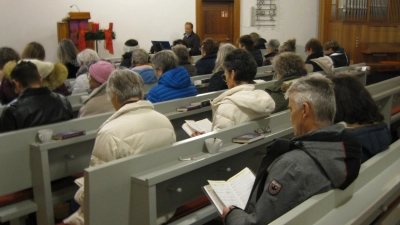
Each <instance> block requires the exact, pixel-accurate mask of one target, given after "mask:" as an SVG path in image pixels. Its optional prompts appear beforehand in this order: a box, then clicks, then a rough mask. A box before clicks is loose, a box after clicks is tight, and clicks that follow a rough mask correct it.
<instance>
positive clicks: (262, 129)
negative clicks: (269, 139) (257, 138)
mask: <svg viewBox="0 0 400 225" xmlns="http://www.w3.org/2000/svg"><path fill="white" fill-rule="evenodd" d="M254 132H255V133H257V134H269V133H271V128H269V126H265V127H260V128H257V130H254Z"/></svg>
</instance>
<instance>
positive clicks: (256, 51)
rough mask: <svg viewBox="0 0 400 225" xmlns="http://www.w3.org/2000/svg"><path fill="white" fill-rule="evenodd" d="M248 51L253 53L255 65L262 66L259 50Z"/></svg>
mask: <svg viewBox="0 0 400 225" xmlns="http://www.w3.org/2000/svg"><path fill="white" fill-rule="evenodd" d="M249 52H250V54H252V55H253V57H254V60H256V63H257V66H262V64H263V57H262V54H261V51H260V50H259V49H253V50H251V51H249Z"/></svg>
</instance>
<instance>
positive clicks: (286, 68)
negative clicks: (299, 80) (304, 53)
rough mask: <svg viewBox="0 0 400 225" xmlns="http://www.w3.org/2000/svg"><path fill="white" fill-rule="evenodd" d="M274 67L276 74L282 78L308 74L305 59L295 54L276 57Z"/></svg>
mask: <svg viewBox="0 0 400 225" xmlns="http://www.w3.org/2000/svg"><path fill="white" fill-rule="evenodd" d="M272 66H273V67H274V70H275V72H276V73H277V74H279V75H281V76H282V77H286V76H292V75H298V76H301V75H305V74H307V70H306V68H305V64H304V61H303V59H302V58H301V57H300V56H299V55H298V54H296V53H293V52H283V53H281V54H279V55H277V56H275V57H274V59H273V60H272Z"/></svg>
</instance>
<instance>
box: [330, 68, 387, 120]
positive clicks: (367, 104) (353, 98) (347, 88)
mask: <svg viewBox="0 0 400 225" xmlns="http://www.w3.org/2000/svg"><path fill="white" fill-rule="evenodd" d="M330 79H331V80H332V82H333V83H334V85H335V86H334V90H335V98H336V115H335V119H334V122H335V123H338V122H340V121H344V122H346V123H349V124H354V123H357V124H360V125H365V124H373V123H375V122H383V119H384V118H383V116H382V114H381V113H380V112H379V109H378V106H377V105H376V103H375V101H374V100H373V99H372V97H371V95H370V94H369V92H368V91H367V90H366V89H365V88H364V86H363V85H362V84H361V83H360V81H358V80H357V78H355V77H353V76H351V75H344V74H339V75H335V76H332V77H331V78H330Z"/></svg>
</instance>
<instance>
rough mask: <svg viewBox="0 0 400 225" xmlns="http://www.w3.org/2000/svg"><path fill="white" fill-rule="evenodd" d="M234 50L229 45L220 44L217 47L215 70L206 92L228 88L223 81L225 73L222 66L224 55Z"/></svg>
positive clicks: (232, 46)
mask: <svg viewBox="0 0 400 225" xmlns="http://www.w3.org/2000/svg"><path fill="white" fill-rule="evenodd" d="M235 49H236V47H235V46H234V45H232V44H229V43H225V44H221V46H220V47H219V50H218V54H217V60H216V61H215V68H214V70H213V73H214V74H213V75H212V77H211V79H210V83H209V84H208V89H207V91H208V92H211V91H220V90H225V89H228V86H227V85H226V82H225V81H224V77H225V75H224V72H225V71H224V66H223V64H224V61H225V57H226V55H228V54H229V53H231V52H232V51H233V50H235Z"/></svg>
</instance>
